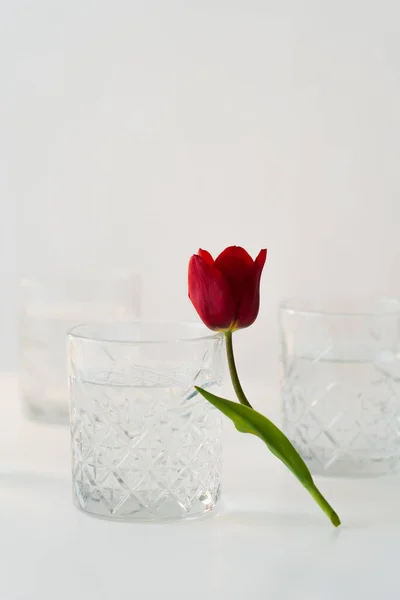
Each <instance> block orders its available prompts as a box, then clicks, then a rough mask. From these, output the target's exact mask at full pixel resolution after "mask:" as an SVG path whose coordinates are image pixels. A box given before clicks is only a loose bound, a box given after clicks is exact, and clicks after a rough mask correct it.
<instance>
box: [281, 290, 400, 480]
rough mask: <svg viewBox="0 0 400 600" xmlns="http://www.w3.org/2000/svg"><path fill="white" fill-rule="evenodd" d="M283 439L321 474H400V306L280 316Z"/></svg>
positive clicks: (294, 303)
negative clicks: (285, 436)
mask: <svg viewBox="0 0 400 600" xmlns="http://www.w3.org/2000/svg"><path fill="white" fill-rule="evenodd" d="M280 327H281V340H282V367H283V373H282V407H283V426H284V431H285V432H286V434H287V435H288V437H289V438H290V439H291V441H292V442H293V443H294V445H295V446H296V448H297V450H298V451H299V452H300V454H301V455H302V457H303V458H304V460H305V461H306V463H307V464H308V466H309V467H310V469H311V471H312V472H313V473H315V474H326V475H336V476H373V475H385V474H388V473H391V472H396V471H398V470H399V468H400V303H399V302H397V301H396V300H389V299H388V300H384V299H382V300H377V301H371V302H369V303H368V302H366V301H364V302H362V301H359V302H355V301H353V302H350V301H343V300H342V301H337V302H332V301H331V302H327V301H324V302H323V301H320V302H318V301H316V300H314V301H312V300H309V301H306V300H290V301H287V302H284V303H283V304H282V305H281V308H280Z"/></svg>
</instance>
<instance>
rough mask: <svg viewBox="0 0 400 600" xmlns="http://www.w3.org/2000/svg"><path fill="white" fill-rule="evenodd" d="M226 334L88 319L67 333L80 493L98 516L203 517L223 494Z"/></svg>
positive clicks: (76, 492) (76, 491) (78, 500)
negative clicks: (214, 400)
mask: <svg viewBox="0 0 400 600" xmlns="http://www.w3.org/2000/svg"><path fill="white" fill-rule="evenodd" d="M223 348H224V339H223V336H222V335H221V334H212V335H210V332H209V331H208V330H206V329H205V328H204V327H203V326H202V325H194V324H180V325H177V324H175V325H174V324H167V323H145V322H142V323H139V322H136V323H129V324H109V325H96V326H91V325H82V326H78V327H76V328H74V329H72V330H71V331H70V332H69V335H68V354H69V385H70V419H71V449H72V479H73V496H74V502H75V504H76V506H78V507H79V508H80V509H82V510H84V511H86V512H88V513H91V514H93V515H96V516H99V517H106V518H109V519H122V520H133V521H153V520H156V521H167V520H178V519H185V518H188V517H198V516H201V515H204V514H205V513H208V512H210V511H212V510H213V509H214V507H215V506H216V504H217V502H218V498H219V496H220V473H221V415H220V413H219V411H217V410H216V409H215V408H214V407H213V406H212V405H211V404H209V403H208V402H207V401H206V400H205V399H204V398H203V397H202V396H201V395H200V394H198V392H197V391H196V390H195V389H194V386H195V385H198V386H201V387H203V388H207V389H208V390H210V391H217V389H218V387H219V386H220V385H221V382H222V372H223V363H224V353H223Z"/></svg>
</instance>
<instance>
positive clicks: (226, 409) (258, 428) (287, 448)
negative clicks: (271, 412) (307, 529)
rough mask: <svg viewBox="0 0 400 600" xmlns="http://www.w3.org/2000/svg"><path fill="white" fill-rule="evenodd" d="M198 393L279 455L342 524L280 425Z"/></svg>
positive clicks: (223, 400)
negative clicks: (279, 427)
mask: <svg viewBox="0 0 400 600" xmlns="http://www.w3.org/2000/svg"><path fill="white" fill-rule="evenodd" d="M196 390H197V391H198V392H199V394H201V395H202V396H203V397H204V398H205V399H206V400H208V402H210V403H211V404H212V405H213V406H215V407H216V408H218V410H220V411H221V412H222V413H223V414H224V415H226V416H227V417H229V419H231V421H233V423H234V425H235V427H236V429H237V430H238V431H240V432H241V433H251V434H252V435H256V436H257V437H259V438H260V439H261V440H262V441H263V442H264V443H265V444H266V445H267V446H268V448H269V449H270V450H271V452H272V453H273V454H275V456H277V457H278V458H279V459H280V460H281V461H282V462H283V463H284V464H285V465H286V466H287V468H288V469H290V471H291V472H292V473H293V475H294V476H295V477H297V479H298V480H299V481H300V483H301V484H302V485H303V486H304V487H305V488H306V490H307V491H308V492H309V493H310V494H311V496H312V497H313V498H314V500H315V501H316V502H317V504H318V505H319V506H320V508H321V509H322V510H323V511H324V512H325V514H326V515H327V516H328V517H329V519H330V520H331V522H332V524H333V525H334V526H335V527H338V526H339V525H340V519H339V517H338V515H337V514H336V512H335V511H334V510H333V508H332V507H331V506H330V504H329V503H328V502H327V500H325V498H324V497H323V496H322V494H321V492H320V491H319V490H318V488H317V486H316V485H315V483H314V481H313V478H312V476H311V473H310V471H309V470H308V467H307V465H306V464H305V462H304V460H303V459H302V458H301V456H300V454H299V453H298V452H297V450H296V449H295V447H294V446H293V444H292V443H291V442H290V440H288V438H287V437H286V436H285V435H284V434H283V433H282V431H281V430H280V429H278V427H276V425H274V424H273V423H272V422H271V421H270V420H269V419H267V418H266V417H264V416H263V415H262V414H261V413H259V412H257V411H256V410H254V409H253V408H249V407H247V406H243V405H242V404H238V403H236V402H231V401H230V400H225V399H224V398H220V397H219V396H215V395H214V394H211V393H210V392H207V391H206V390H203V389H202V388H200V387H197V386H196Z"/></svg>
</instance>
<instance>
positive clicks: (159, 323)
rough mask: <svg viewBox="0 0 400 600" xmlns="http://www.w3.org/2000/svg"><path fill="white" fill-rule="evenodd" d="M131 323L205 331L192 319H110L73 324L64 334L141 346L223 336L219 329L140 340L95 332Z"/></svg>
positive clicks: (205, 328) (187, 341) (196, 340)
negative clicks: (100, 321) (189, 334)
mask: <svg viewBox="0 0 400 600" xmlns="http://www.w3.org/2000/svg"><path fill="white" fill-rule="evenodd" d="M132 325H138V326H141V325H142V326H146V325H151V326H155V327H157V326H159V327H163V326H164V327H165V326H170V327H187V328H191V329H194V330H200V331H204V332H206V331H207V327H206V326H205V325H204V324H203V323H197V322H194V321H142V320H136V321H119V322H118V321H110V322H104V323H98V324H90V323H81V324H79V325H74V327H71V328H70V329H68V330H67V332H66V335H67V338H68V339H70V338H72V339H76V340H84V341H88V342H94V343H107V344H128V345H130V346H141V345H145V344H147V345H151V344H154V345H156V344H157V345H159V344H165V345H168V344H171V345H172V344H180V343H194V342H201V341H205V340H217V339H222V338H223V333H222V332H220V331H211V332H210V333H209V334H208V335H207V334H206V335H201V336H196V337H195V336H190V337H182V336H177V337H170V338H163V337H162V336H160V337H159V338H158V337H152V338H151V339H150V338H148V339H142V340H138V339H135V338H134V337H132V338H126V339H117V338H115V337H113V336H108V335H96V334H95V330H96V328H97V329H101V328H102V327H103V328H107V327H113V326H114V327H115V326H118V327H123V326H132ZM83 328H92V332H90V329H89V333H90V334H85V333H82V332H80V330H81V329H83Z"/></svg>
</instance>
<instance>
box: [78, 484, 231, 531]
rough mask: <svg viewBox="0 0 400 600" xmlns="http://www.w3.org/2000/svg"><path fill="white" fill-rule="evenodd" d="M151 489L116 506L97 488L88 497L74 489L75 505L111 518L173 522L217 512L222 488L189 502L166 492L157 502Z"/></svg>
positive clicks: (105, 517)
mask: <svg viewBox="0 0 400 600" xmlns="http://www.w3.org/2000/svg"><path fill="white" fill-rule="evenodd" d="M152 496H153V494H152V493H151V492H149V493H148V497H147V495H146V492H141V495H140V498H139V497H138V496H137V495H135V496H132V495H131V494H128V495H126V496H125V498H122V499H121V500H120V502H119V504H117V505H116V506H111V505H110V503H109V499H106V498H105V496H104V495H103V494H102V493H101V492H100V491H97V492H95V494H93V495H92V496H91V498H89V499H86V500H85V499H84V497H82V495H81V493H80V491H79V489H78V490H77V489H74V490H73V502H74V505H75V506H76V507H77V508H78V509H79V510H80V511H81V512H83V513H85V514H88V515H90V516H92V517H97V518H100V519H105V520H111V521H129V522H133V523H171V522H176V521H186V520H193V519H200V518H204V517H207V516H211V513H212V514H213V515H215V514H217V513H218V506H219V499H220V496H221V493H220V488H218V490H217V493H216V494H215V495H214V496H212V495H211V494H210V493H209V492H205V493H201V494H199V495H197V496H196V498H195V499H193V500H192V501H191V503H190V505H185V504H183V503H182V502H181V501H180V500H179V499H178V498H176V497H175V496H172V495H170V494H169V493H166V494H165V496H164V497H163V498H161V499H159V501H158V502H157V503H156V504H152V503H154V497H152Z"/></svg>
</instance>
